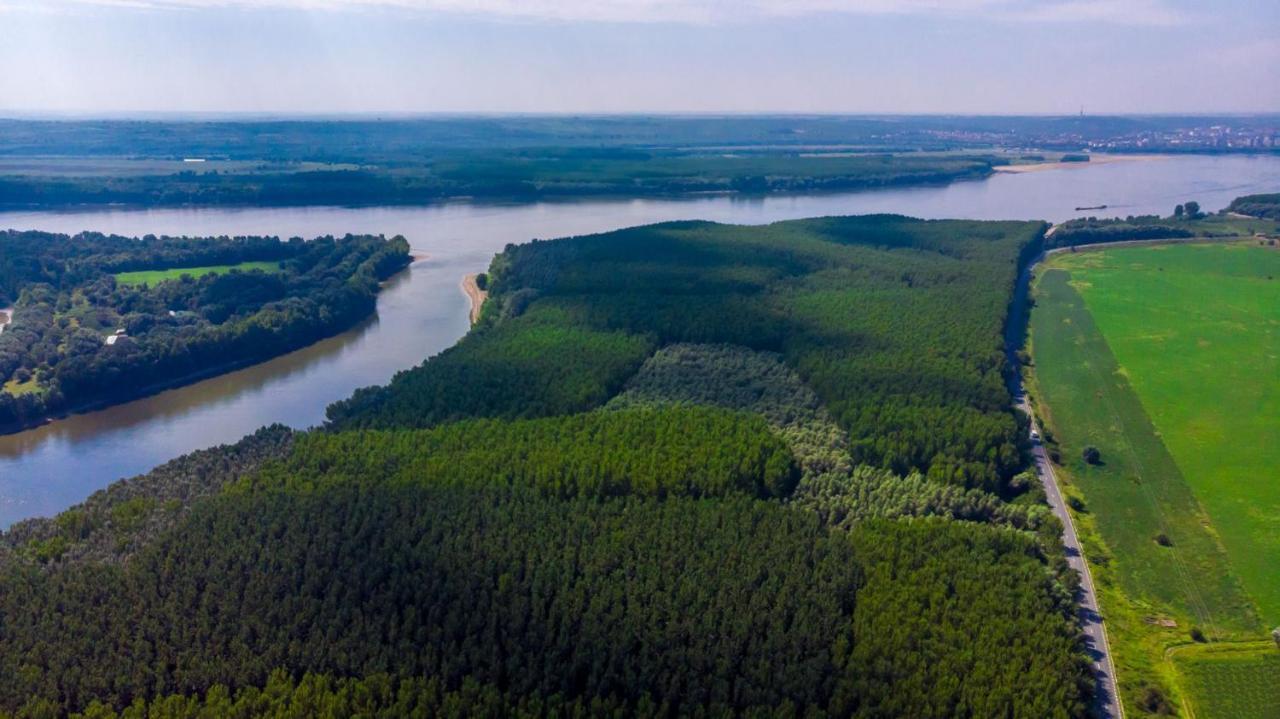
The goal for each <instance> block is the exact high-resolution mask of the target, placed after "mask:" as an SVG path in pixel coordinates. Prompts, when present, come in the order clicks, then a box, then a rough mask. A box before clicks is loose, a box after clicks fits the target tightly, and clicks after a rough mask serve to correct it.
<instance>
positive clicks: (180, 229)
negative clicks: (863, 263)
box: [0, 157, 1280, 528]
mask: <svg viewBox="0 0 1280 719" xmlns="http://www.w3.org/2000/svg"><path fill="white" fill-rule="evenodd" d="M1277 191H1280V158H1277V157H1258V158H1249V157H1182V158H1176V159H1157V160H1148V161H1133V162H1116V163H1110V164H1097V165H1093V166H1087V165H1086V166H1081V167H1072V168H1068V169H1061V170H1046V171H1042V172H1030V173H1022V174H997V175H995V176H994V177H991V178H989V179H986V180H980V181H972V182H962V183H957V184H953V185H948V186H945V187H922V188H905V189H890V190H877V191H870V192H858V193H839V194H813V195H794V196H769V197H763V198H753V199H743V198H739V197H727V196H708V197H700V198H696V199H687V200H617V199H611V200H591V201H580V202H543V203H534V204H516V205H493V204H471V203H456V204H442V205H434V206H427V207H373V208H248V209H225V208H207V209H163V210H123V209H120V210H114V209H113V210H94V211H88V212H74V211H73V212H8V213H0V228H13V229H21V230H28V229H39V230H47V231H53V232H66V233H76V232H80V231H82V230H93V231H98V232H104V233H116V234H122V235H144V234H155V235H162V234H168V235H191V236H198V235H278V236H281V237H290V236H295V235H297V236H301V237H307V238H311V237H315V236H317V235H325V234H334V235H340V234H345V233H348V232H351V233H372V234H378V233H381V234H385V235H388V236H391V235H395V234H402V235H404V236H405V237H406V238H408V239H409V243H410V244H411V245H412V247H413V249H414V251H415V252H417V253H422V254H425V255H427V259H424V260H421V261H418V262H415V263H414V264H413V265H412V266H411V267H410V268H409V270H407V271H406V272H404V273H402V274H400V275H398V276H397V277H395V278H393V279H392V280H391V281H390V282H389V283H388V286H387V287H386V289H384V290H383V292H382V294H381V295H380V296H379V298H378V311H377V316H376V317H374V318H371V319H369V320H368V321H366V322H364V323H362V324H361V325H359V326H358V327H356V328H354V329H352V330H350V331H348V332H345V333H343V334H342V335H339V336H337V337H333V338H331V339H328V340H325V341H323V342H320V343H318V344H315V345H312V346H310V347H307V348H305V349H302V350H299V351H297V352H293V353H291V354H288V355H285V356H283V357H279V358H277V359H274V360H271V361H269V362H264V363H262V364H259V365H255V366H252V367H248V368H246V369H243V370H239V371H237V372H232V373H229V374H226V375H222V376H219V377H214V378H211V379H208V380H204V381H202V382H198V383H196V384H192V385H188V386H186V387H181V388H178V389H173V390H169V391H166V392H162V393H160V394H156V395H153V396H151V397H146V398H143V399H140V400H137V401H134V402H129V403H127V404H122V405H117V406H114V407H110V408H107V409H104V410H100V411H97V412H89V413H85V414H79V415H74V416H72V417H69V418H67V419H62V420H58V421H56V422H53V423H50V424H48V425H45V426H42V427H39V428H37V429H33V430H29V431H26V432H21V433H18V434H14V435H8V436H0V528H4V527H7V526H9V525H10V524H11V523H13V522H14V521H16V520H18V519H22V518H24V517H30V516H39V515H48V514H53V513H55V512H58V511H61V510H63V509H65V508H67V507H69V506H71V505H72V504H75V503H77V502H80V501H81V500H83V499H84V498H85V497H87V496H88V495H89V494H91V493H92V492H93V491H95V490H97V489H100V488H102V487H104V486H106V485H107V484H109V483H110V482H112V481H114V480H116V479H119V478H121V477H127V476H131V475H134V474H139V473H142V472H145V471H147V470H148V469H150V468H152V467H154V466H156V465H157V464H160V463H163V462H165V461H167V460H169V459H172V458H174V457H177V456H179V455H182V454H185V453H187V452H190V451H192V450H196V449H201V448H205V447H210V446H213V445H216V444H222V443H226V442H233V441H235V440H237V439H239V438H240V437H242V436H244V435H245V434H247V433H249V432H251V431H252V430H253V429H255V428H257V427H260V426H262V425H265V424H270V423H273V422H283V423H285V424H288V425H291V426H293V427H299V428H301V427H308V426H312V425H315V424H318V423H320V422H322V421H323V420H324V408H325V406H326V405H328V404H329V403H330V402H333V401H334V400H337V399H342V398H344V397H346V396H348V395H350V394H351V392H352V390H354V389H356V388H357V387H363V386H366V385H371V384H381V383H385V382H386V381H387V380H389V379H390V378H391V376H392V375H393V374H394V373H395V372H396V371H397V370H400V369H405V368H408V367H412V366H414V365H416V364H418V363H420V362H421V361H422V360H423V359H425V358H427V357H429V356H431V355H433V354H435V353H437V352H439V351H441V350H443V349H445V348H446V347H449V346H450V345H452V344H453V343H454V342H456V341H457V340H458V339H459V338H460V337H461V336H462V335H463V334H464V333H465V332H466V331H467V325H468V322H467V300H466V297H465V295H464V294H463V292H462V289H461V286H460V280H461V278H462V276H463V275H464V274H466V273H469V272H476V271H480V270H483V269H484V268H485V267H487V265H488V263H489V259H490V258H491V257H492V256H493V254H494V253H496V252H499V251H501V250H502V248H503V247H504V246H505V245H506V244H507V243H511V242H514V243H519V242H525V241H528V240H530V239H532V238H535V237H537V238H551V237H562V236H566V235H577V234H586V233H592V232H601V231H605V230H611V229H617V228H620V227H627V226H630V225H638V224H645V223H652V222H663V221H667V220H680V219H705V220H715V221H719V222H731V223H740V224H760V223H767V222H774V221H777V220H785V219H794V218H800V217H811V216H817V215H847V214H864V213H871V212H896V213H902V214H907V215H914V216H917V217H926V218H945V217H957V218H969V219H1045V220H1051V221H1061V220H1065V219H1068V218H1070V217H1073V216H1076V215H1080V214H1092V215H1098V216H1109V215H1129V214H1149V213H1158V214H1164V215H1167V214H1169V213H1170V212H1172V210H1173V206H1174V205H1175V204H1177V203H1179V202H1183V201H1186V200H1196V201H1198V202H1199V203H1200V205H1201V206H1202V207H1203V208H1204V209H1206V210H1210V211H1212V210H1217V209H1219V208H1221V207H1223V206H1225V205H1226V204H1227V203H1228V202H1230V201H1231V199H1232V198H1234V197H1236V196H1238V195H1245V194H1251V193H1257V192H1277ZM1103 204H1105V205H1107V206H1108V209H1106V210H1091V211H1089V212H1087V213H1080V212H1076V211H1075V210H1074V208H1075V207H1081V206H1096V205H1103Z"/></svg>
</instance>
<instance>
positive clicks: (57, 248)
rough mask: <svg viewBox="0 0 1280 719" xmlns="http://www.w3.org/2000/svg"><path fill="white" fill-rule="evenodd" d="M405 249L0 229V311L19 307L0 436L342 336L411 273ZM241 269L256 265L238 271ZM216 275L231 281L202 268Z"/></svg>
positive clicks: (6, 358)
mask: <svg viewBox="0 0 1280 719" xmlns="http://www.w3.org/2000/svg"><path fill="white" fill-rule="evenodd" d="M408 250H409V246H408V243H407V242H405V240H404V239H403V238H400V237H396V238H393V239H391V240H387V239H384V238H382V237H367V236H366V237H356V236H347V237H343V238H333V237H321V238H317V239H315V240H311V241H303V240H302V239H301V238H293V239H291V240H288V241H285V242H281V241H280V240H278V239H277V238H272V237H243V238H225V237H224V238H194V239H193V238H169V237H164V238H156V237H150V236H148V237H144V238H141V239H133V238H125V237H108V236H103V235H99V234H82V235H76V236H74V237H71V236H67V235H57V234H49V233H43V232H18V231H7V232H0V302H2V303H8V302H12V304H13V308H14V310H13V320H12V322H11V323H10V324H9V325H8V326H6V327H5V330H4V332H2V333H0V429H5V428H9V429H12V428H17V427H21V426H24V425H28V424H31V423H33V422H36V421H39V420H40V419H41V418H43V417H45V416H47V415H48V414H50V413H55V412H60V411H66V410H69V409H74V408H76V407H81V406H85V405H88V404H93V403H106V402H114V401H121V400H125V399H130V398H133V397H135V396H137V395H138V394H140V393H144V392H146V391H148V389H149V388H152V387H157V386H162V385H164V384H165V383H169V382H174V381H181V380H182V379H184V378H189V377H194V376H198V375H200V374H202V373H207V372H210V371H216V370H217V369H218V368H221V367H226V366H232V365H237V364H245V363H250V362H254V361H260V360H262V359H266V358H269V357H272V356H275V355H278V354H282V353H284V352H288V351H290V350H293V349H297V348H299V347H302V346H305V345H307V344H310V343H312V342H315V341H316V340H318V339H321V338H323V337H327V336H329V335H332V334H335V333H337V332H340V331H342V330H344V329H346V328H348V327H350V326H352V325H354V324H355V323H356V322H358V321H359V320H361V319H363V318H365V317H367V316H368V315H370V314H371V313H372V312H373V310H374V306H375V297H376V295H377V292H378V289H379V283H380V282H381V281H382V280H384V279H386V278H387V277H389V276H390V275H392V274H393V273H395V272H396V271H398V270H400V269H401V268H403V267H404V266H406V265H407V264H408V262H409V254H408ZM242 262H256V263H259V264H258V265H255V269H253V270H252V271H236V270H234V265H236V264H237V263H242ZM221 265H232V271H230V272H209V273H202V272H201V271H200V269H201V268H202V267H211V266H221ZM262 266H267V267H270V268H272V269H271V270H270V271H264V270H262V269H260V267H262ZM178 268H190V269H191V272H190V273H189V274H180V275H179V277H177V278H176V279H172V280H167V281H160V282H156V283H154V284H150V283H126V282H122V281H117V279H116V277H117V274H118V273H124V272H130V271H138V270H174V269H178Z"/></svg>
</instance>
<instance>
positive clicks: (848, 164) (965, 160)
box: [0, 148, 998, 207]
mask: <svg viewBox="0 0 1280 719" xmlns="http://www.w3.org/2000/svg"><path fill="white" fill-rule="evenodd" d="M996 162H998V160H996V159H994V158H993V157H991V156H988V155H976V154H975V155H938V154H932V155H924V154H897V155H895V154H885V153H873V154H859V155H852V156H850V155H827V156H813V155H808V154H801V153H794V152H789V153H782V152H773V153H768V154H759V153H748V154H745V155H726V154H724V153H711V154H706V153H698V154H689V153H684V152H674V151H670V150H653V151H650V150H632V149H618V148H608V149H598V150H580V149H579V150H575V149H538V150H529V151H524V152H516V153H503V154H498V153H494V152H490V151H481V150H468V151H461V150H451V151H448V152H443V153H435V154H433V155H431V156H430V157H428V158H421V159H405V158H399V159H396V160H388V161H385V162H380V163H376V164H374V163H367V162H366V163H362V164H351V163H280V162H259V163H249V162H229V161H215V162H201V163H183V162H181V161H178V162H174V161H147V160H132V161H131V160H119V159H111V160H95V159H92V158H90V159H86V160H82V161H78V162H76V163H73V164H70V165H67V166H66V167H63V168H59V166H58V165H57V164H56V163H54V164H53V170H50V169H49V168H48V167H44V166H42V167H41V170H40V172H37V173H29V172H28V171H27V169H26V167H27V165H26V164H24V163H21V162H18V163H6V162H5V161H4V160H3V158H2V157H0V206H11V207H27V206H34V207H50V206H55V207H56V206H66V205H93V204H108V203H111V204H134V205H146V206H157V205H254V206H263V205H369V204H379V205H390V204H423V203H428V202H433V201H436V200H442V199H446V198H451V197H474V198H491V199H538V198H551V197H582V196H590V195H629V196H635V195H642V196H655V195H683V194H689V193H705V192H744V193H764V192H796V191H813V190H849V189H865V188H875V187H886V186H896V185H918V184H930V183H945V182H952V181H955V180H961V179H972V178H980V177H985V176H987V175H989V174H990V173H991V167H992V165H993V163H996Z"/></svg>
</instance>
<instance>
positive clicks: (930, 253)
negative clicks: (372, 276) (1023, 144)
mask: <svg viewBox="0 0 1280 719" xmlns="http://www.w3.org/2000/svg"><path fill="white" fill-rule="evenodd" d="M1043 229H1044V225H1043V224H1041V223H1034V222H1031V223H1017V222H989V223H984V222H959V221H945V222H944V221H935V222H926V221H921V220H912V219H908V218H903V217H896V216H868V217H861V218H824V219H818V220H804V221H797V222H784V223H777V224H773V225H767V226H763V227H731V226H725V225H716V224H713V223H705V222H682V223H668V224H664V225H656V226H652V227H644V228H636V229H630V230H622V231H619V232H614V233H609V234H607V235H602V236H591V237H583V238H574V239H568V240H559V241H552V242H533V243H530V244H527V245H521V246H518V247H509V248H508V249H507V251H506V252H505V253H504V254H503V255H501V256H499V257H498V258H497V259H496V260H495V262H494V266H493V267H492V268H491V271H490V273H489V278H490V284H491V287H492V292H493V294H492V295H491V296H490V299H489V302H488V303H487V304H486V307H485V312H484V315H483V317H482V318H481V324H480V326H479V327H478V328H477V330H476V331H474V332H473V333H472V334H471V335H469V336H468V337H467V338H466V339H464V340H463V341H462V342H460V343H459V344H458V345H457V346H456V347H454V348H452V349H450V350H448V351H446V352H444V353H442V354H441V355H440V356H439V357H437V358H433V359H432V360H431V361H430V362H428V363H426V364H425V365H423V366H421V367H419V368H417V369H414V370H411V371H408V372H403V373H401V374H399V375H398V376H397V377H396V378H395V379H394V380H393V381H392V383H391V385H390V386H389V387H386V388H375V389H368V390H361V391H359V392H357V393H356V395H355V396H354V397H352V398H351V399H350V400H347V401H344V402H340V403H337V404H335V405H334V406H332V407H331V408H330V418H331V420H332V421H333V422H334V424H335V425H336V426H338V427H344V428H345V427H387V426H426V425H430V424H435V423H438V422H442V421H447V420H450V419H458V418H461V417H465V416H488V417H528V416H537V415H543V414H559V413H564V412H570V411H581V410H586V409H590V408H592V407H594V406H598V405H599V404H601V403H603V402H604V400H605V399H607V398H608V397H610V396H612V395H613V394H615V393H616V392H617V391H618V390H619V389H621V387H622V385H623V384H624V383H625V382H626V380H627V378H628V377H630V376H631V375H632V374H634V373H635V371H636V370H637V368H638V367H639V366H640V364H641V363H642V362H643V361H644V360H645V358H646V357H647V356H648V355H649V354H650V353H652V351H653V349H654V347H656V346H659V345H665V344H669V343H676V342H704V343H705V342H712V343H728V344H735V345H742V346H745V347H749V348H752V349H756V350H768V351H773V352H778V353H780V354H781V356H782V357H783V358H784V359H785V361H786V363H787V364H788V365H790V366H791V367H793V368H794V369H795V371H796V372H797V373H798V374H799V376H800V377H801V378H802V379H803V380H804V381H805V382H806V383H807V384H808V385H809V386H810V387H812V388H813V391H814V392H816V394H817V396H818V397H819V398H820V399H821V401H822V402H823V403H824V405H825V406H826V409H827V411H828V412H829V413H830V415H831V416H832V417H833V418H834V419H835V421H836V422H837V423H838V424H840V425H841V426H842V427H843V428H844V429H845V430H846V431H847V432H848V433H849V435H850V437H851V447H850V451H851V454H852V459H853V462H854V463H855V464H873V465H878V466H884V467H887V468H890V469H893V470H894V471H896V472H898V473H900V474H905V473H907V472H910V471H913V470H914V471H920V472H923V473H926V474H928V475H929V476H930V478H931V479H936V480H938V481H942V482H947V483H953V484H959V485H963V486H969V487H981V488H984V489H987V490H989V491H1001V490H1002V489H1003V488H1004V487H1005V485H1006V483H1007V482H1008V480H1009V479H1010V478H1012V477H1013V476H1014V475H1015V474H1017V472H1018V471H1019V469H1020V467H1021V461H1022V460H1021V457H1020V454H1019V452H1018V448H1017V438H1018V436H1019V430H1018V424H1017V421H1016V419H1015V415H1014V413H1013V412H1012V411H1011V409H1010V404H1009V398H1008V393H1007V391H1006V389H1005V386H1004V382H1003V376H1002V372H1003V370H1004V353H1003V349H1002V335H1001V332H1002V328H1003V318H1004V315H1005V311H1006V308H1007V305H1008V303H1009V300H1010V297H1011V293H1012V289H1013V284H1014V279H1015V276H1016V274H1017V263H1018V258H1019V256H1020V253H1023V252H1026V251H1029V249H1028V248H1029V247H1030V246H1031V243H1032V241H1033V240H1035V239H1036V238H1038V237H1039V235H1040V233H1042V232H1043ZM481 378H483V379H481ZM460 386H463V387H466V389H465V390H461V389H459V387H460Z"/></svg>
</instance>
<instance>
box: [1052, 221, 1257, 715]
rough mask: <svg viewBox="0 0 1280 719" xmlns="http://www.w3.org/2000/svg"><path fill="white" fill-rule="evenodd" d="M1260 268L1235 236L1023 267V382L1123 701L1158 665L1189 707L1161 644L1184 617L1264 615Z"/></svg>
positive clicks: (1193, 697)
mask: <svg viewBox="0 0 1280 719" xmlns="http://www.w3.org/2000/svg"><path fill="white" fill-rule="evenodd" d="M1276 276H1280V252H1277V251H1276V250H1275V249H1273V248H1269V247H1259V246H1257V245H1252V244H1243V243H1241V244H1233V245H1225V244H1220V245H1169V246H1159V247H1132V248H1117V249H1112V250H1107V251H1099V252H1083V253H1071V254H1064V255H1059V256H1057V257H1055V258H1053V259H1052V260H1051V261H1050V262H1049V263H1048V269H1046V270H1045V271H1044V272H1043V274H1042V276H1041V277H1040V278H1039V279H1038V282H1037V285H1036V296H1035V297H1036V309H1035V311H1034V312H1033V313H1032V329H1031V331H1032V342H1033V353H1034V357H1035V378H1034V379H1035V386H1036V387H1037V392H1038V394H1039V399H1041V400H1042V403H1041V413H1042V415H1043V416H1045V417H1046V418H1047V419H1048V423H1049V426H1050V428H1051V430H1052V432H1053V433H1052V434H1051V435H1050V436H1051V437H1052V439H1053V440H1054V442H1055V444H1054V446H1056V447H1057V448H1058V449H1059V450H1060V452H1061V458H1062V463H1063V465H1064V469H1065V470H1066V471H1065V472H1064V475H1065V477H1066V479H1067V481H1068V482H1069V483H1070V484H1069V487H1068V492H1069V493H1071V494H1076V495H1079V496H1081V497H1082V498H1083V499H1084V501H1085V511H1084V512H1080V513H1077V518H1078V520H1079V521H1080V524H1081V528H1082V535H1083V536H1084V537H1085V540H1086V552H1087V553H1088V554H1089V558H1090V561H1091V562H1092V563H1094V565H1095V567H1098V571H1097V573H1098V579H1099V590H1100V592H1101V593H1102V595H1103V598H1102V603H1103V609H1104V611H1105V612H1106V613H1107V616H1108V620H1109V622H1110V623H1111V625H1112V627H1113V637H1115V643H1116V647H1115V648H1114V651H1115V654H1116V656H1117V661H1118V664H1119V669H1120V680H1121V683H1122V692H1123V693H1124V694H1125V698H1126V701H1127V702H1129V703H1130V704H1132V703H1133V702H1134V699H1135V698H1136V697H1137V696H1140V695H1141V693H1142V691H1144V690H1145V688H1146V686H1147V685H1150V684H1153V683H1155V684H1158V683H1160V679H1161V678H1163V679H1165V680H1167V681H1168V682H1170V683H1176V684H1178V685H1180V690H1181V691H1180V693H1181V694H1182V695H1183V696H1184V697H1185V698H1187V699H1189V700H1190V701H1191V702H1192V703H1193V704H1196V705H1197V706H1199V704H1201V703H1203V701H1204V700H1205V697H1204V695H1203V693H1202V692H1203V686H1202V685H1200V684H1196V683H1194V682H1191V681H1189V680H1185V676H1187V675H1185V673H1184V672H1181V671H1179V672H1173V671H1171V669H1170V665H1169V663H1168V662H1166V661H1165V660H1164V657H1163V653H1164V648H1165V647H1168V646H1172V645H1175V644H1178V643H1182V642H1185V641H1187V637H1188V634H1189V632H1190V630H1191V629H1192V628H1193V627H1194V628H1198V629H1200V630H1201V631H1203V632H1204V633H1205V634H1207V635H1208V636H1209V637H1210V638H1211V639H1213V638H1223V639H1236V640H1238V639H1248V638H1255V639H1256V638H1258V637H1259V636H1260V634H1261V633H1262V631H1261V630H1262V627H1263V626H1264V625H1265V626H1268V627H1269V626H1271V625H1274V624H1275V623H1276V622H1278V621H1280V572H1276V571H1275V565H1276V561H1277V559H1280V485H1277V484H1276V483H1275V482H1274V481H1273V477H1274V475H1275V468H1276V467H1280V447H1277V446H1275V445H1274V444H1273V443H1271V442H1270V441H1269V434H1270V430H1271V429H1272V428H1274V427H1275V426H1276V424H1277V421H1280V384H1278V383H1277V378H1278V377H1280V374H1278V372H1277V370H1278V369H1280V363H1278V361H1277V351H1280V341H1278V337H1277V329H1280V302H1278V300H1280V280H1273V279H1271V278H1273V277H1276ZM1057 443H1060V444H1057ZM1088 445H1093V446H1095V447H1097V448H1098V449H1099V450H1101V453H1102V460H1103V461H1102V464H1101V465H1098V466H1093V465H1088V464H1086V463H1085V462H1084V461H1083V459H1082V458H1081V451H1082V449H1083V448H1084V447H1085V446H1088ZM1161 535H1163V536H1164V538H1167V541H1165V542H1163V543H1162V542H1158V541H1157V538H1160V537H1161ZM1162 622H1163V624H1161V623H1162ZM1170 622H1172V623H1173V624H1172V625H1170ZM1273 651H1274V649H1273ZM1205 661H1208V660H1205ZM1266 666H1268V667H1269V666H1272V665H1266ZM1259 671H1263V669H1259ZM1275 681H1278V682H1280V677H1276V678H1275Z"/></svg>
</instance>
